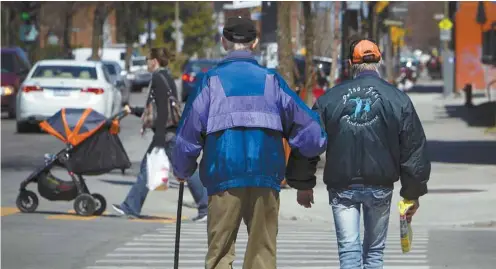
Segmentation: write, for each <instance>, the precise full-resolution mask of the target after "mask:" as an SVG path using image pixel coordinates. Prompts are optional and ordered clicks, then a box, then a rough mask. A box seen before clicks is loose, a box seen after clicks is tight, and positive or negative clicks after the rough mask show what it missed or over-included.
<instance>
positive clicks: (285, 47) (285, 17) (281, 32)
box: [277, 1, 295, 90]
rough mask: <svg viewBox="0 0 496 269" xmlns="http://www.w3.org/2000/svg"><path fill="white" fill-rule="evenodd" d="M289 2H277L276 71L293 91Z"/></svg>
mask: <svg viewBox="0 0 496 269" xmlns="http://www.w3.org/2000/svg"><path fill="white" fill-rule="evenodd" d="M290 22H291V2H288V1H284V2H277V28H278V33H277V48H278V52H277V56H278V58H279V59H278V71H279V73H280V74H281V76H282V77H283V78H284V80H286V83H288V85H289V87H291V88H292V89H293V90H294V89H295V85H294V84H295V83H294V74H293V66H294V60H293V58H294V57H293V48H292V43H291V24H290Z"/></svg>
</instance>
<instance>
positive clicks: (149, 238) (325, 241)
mask: <svg viewBox="0 0 496 269" xmlns="http://www.w3.org/2000/svg"><path fill="white" fill-rule="evenodd" d="M174 238H175V237H173V236H171V237H169V238H152V236H147V237H137V238H135V239H134V241H148V242H171V241H172V240H173V239H174ZM387 241H388V242H390V241H391V240H387ZM399 241H400V240H399V239H398V242H399ZM428 241H429V238H414V239H413V242H416V243H419V244H421V243H427V242H428ZM181 242H207V238H203V237H197V238H184V237H181ZM236 242H248V238H237V239H236ZM329 242H336V238H332V237H330V238H324V239H321V240H316V239H315V238H308V239H285V238H279V239H277V243H278V244H279V243H298V244H303V243H311V244H329Z"/></svg>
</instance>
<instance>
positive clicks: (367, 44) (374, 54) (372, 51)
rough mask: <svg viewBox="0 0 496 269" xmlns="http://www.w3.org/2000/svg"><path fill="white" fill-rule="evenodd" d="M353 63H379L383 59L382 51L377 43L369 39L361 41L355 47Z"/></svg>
mask: <svg viewBox="0 0 496 269" xmlns="http://www.w3.org/2000/svg"><path fill="white" fill-rule="evenodd" d="M352 55H353V57H352V59H351V63H353V64H361V63H378V62H379V61H380V60H381V52H380V50H379V47H377V45H376V44H375V43H374V42H372V41H369V40H366V39H364V40H361V41H359V42H358V43H357V44H356V45H355V47H354V48H353V54H352Z"/></svg>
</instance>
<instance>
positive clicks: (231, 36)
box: [222, 16, 257, 43]
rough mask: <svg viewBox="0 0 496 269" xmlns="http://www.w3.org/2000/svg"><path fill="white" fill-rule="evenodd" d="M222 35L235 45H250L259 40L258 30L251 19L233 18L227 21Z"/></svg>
mask: <svg viewBox="0 0 496 269" xmlns="http://www.w3.org/2000/svg"><path fill="white" fill-rule="evenodd" d="M222 35H223V36H224V37H225V38H226V39H227V40H229V41H231V42H234V43H248V42H251V41H253V40H255V39H256V38H257V29H256V28H255V24H254V23H253V21H252V20H251V19H249V18H243V17H241V16H238V17H231V18H228V19H227V21H226V23H225V25H224V30H223V31H222Z"/></svg>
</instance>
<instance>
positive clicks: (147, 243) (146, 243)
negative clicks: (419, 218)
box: [125, 239, 427, 249]
mask: <svg viewBox="0 0 496 269" xmlns="http://www.w3.org/2000/svg"><path fill="white" fill-rule="evenodd" d="M181 241H183V239H181ZM237 242H238V241H237ZM171 243H172V242H167V243H156V242H150V241H143V240H142V241H137V242H136V241H135V242H128V243H126V244H125V245H126V246H155V247H167V246H170V245H171ZM297 243H298V244H295V243H291V244H289V245H287V244H280V243H278V244H277V247H278V248H288V247H289V248H291V246H297V247H298V248H308V247H312V246H315V245H317V243H318V242H313V243H311V242H310V243H308V244H302V243H299V242H297ZM422 243H423V242H416V243H415V242H413V244H412V248H422V247H427V244H422ZM399 244H400V243H399V242H398V243H397V244H394V243H389V244H388V247H386V249H388V248H390V247H393V246H398V245H399ZM204 245H205V246H206V242H205V243H204ZM237 245H241V246H244V245H246V244H237ZM320 245H329V246H334V245H335V242H329V243H328V244H320ZM181 246H185V247H186V246H198V244H196V243H192V242H183V243H181Z"/></svg>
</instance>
